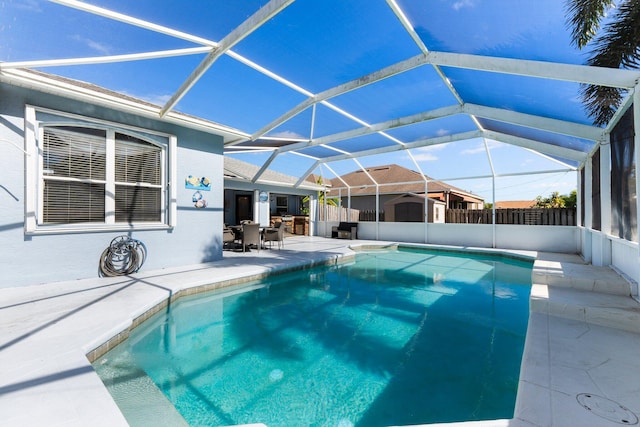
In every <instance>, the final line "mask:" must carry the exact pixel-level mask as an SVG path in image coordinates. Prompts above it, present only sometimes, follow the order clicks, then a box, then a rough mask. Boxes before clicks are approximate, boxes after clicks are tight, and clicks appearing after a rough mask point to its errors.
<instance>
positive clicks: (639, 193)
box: [633, 83, 640, 297]
mask: <svg viewBox="0 0 640 427" xmlns="http://www.w3.org/2000/svg"><path fill="white" fill-rule="evenodd" d="M633 130H634V134H635V136H634V139H633V143H634V147H635V151H636V154H635V156H636V225H637V227H638V230H637V234H636V236H638V241H639V243H640V221H638V217H640V83H637V84H636V86H635V88H634V92H633ZM638 258H640V244H638ZM634 279H635V281H636V283H639V284H640V271H639V272H638V276H637V277H634ZM638 293H639V291H638V288H637V287H636V289H635V296H636V297H637V296H638Z"/></svg>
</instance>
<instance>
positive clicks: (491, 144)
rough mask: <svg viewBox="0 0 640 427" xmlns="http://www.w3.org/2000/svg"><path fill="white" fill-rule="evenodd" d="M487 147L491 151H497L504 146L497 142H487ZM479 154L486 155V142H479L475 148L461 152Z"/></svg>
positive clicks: (461, 152)
mask: <svg viewBox="0 0 640 427" xmlns="http://www.w3.org/2000/svg"><path fill="white" fill-rule="evenodd" d="M487 146H488V147H489V150H496V149H498V148H501V147H503V145H502V144H501V143H499V142H496V141H491V140H489V141H487ZM478 153H486V149H485V146H484V142H482V141H478V142H477V143H476V146H475V147H472V148H467V149H465V150H462V151H460V154H478Z"/></svg>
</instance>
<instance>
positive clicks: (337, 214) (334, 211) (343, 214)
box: [318, 204, 360, 222]
mask: <svg viewBox="0 0 640 427" xmlns="http://www.w3.org/2000/svg"><path fill="white" fill-rule="evenodd" d="M318 206H319V207H320V215H319V219H320V221H353V222H355V221H357V220H358V217H359V215H360V211H359V210H357V209H351V216H349V209H348V208H345V207H340V206H332V205H326V206H325V205H323V204H319V205H318ZM325 208H326V209H325ZM325 213H326V218H325ZM349 218H351V219H349Z"/></svg>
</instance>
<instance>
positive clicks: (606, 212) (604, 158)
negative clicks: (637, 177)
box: [600, 133, 611, 265]
mask: <svg viewBox="0 0 640 427" xmlns="http://www.w3.org/2000/svg"><path fill="white" fill-rule="evenodd" d="M610 160H611V134H610V133H607V134H606V135H605V136H604V140H603V141H601V143H600V232H601V233H602V236H601V237H602V238H601V245H602V247H601V248H600V254H601V255H600V257H601V259H600V262H601V264H600V265H611V240H609V239H608V238H607V236H608V235H610V234H611V161H610Z"/></svg>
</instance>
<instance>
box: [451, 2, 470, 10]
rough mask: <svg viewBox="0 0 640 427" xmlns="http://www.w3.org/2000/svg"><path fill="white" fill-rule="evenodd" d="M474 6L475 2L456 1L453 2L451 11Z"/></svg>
mask: <svg viewBox="0 0 640 427" xmlns="http://www.w3.org/2000/svg"><path fill="white" fill-rule="evenodd" d="M475 5H476V2H475V0H458V1H456V2H454V3H453V5H452V6H451V7H452V8H453V10H460V9H464V8H466V7H475Z"/></svg>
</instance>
